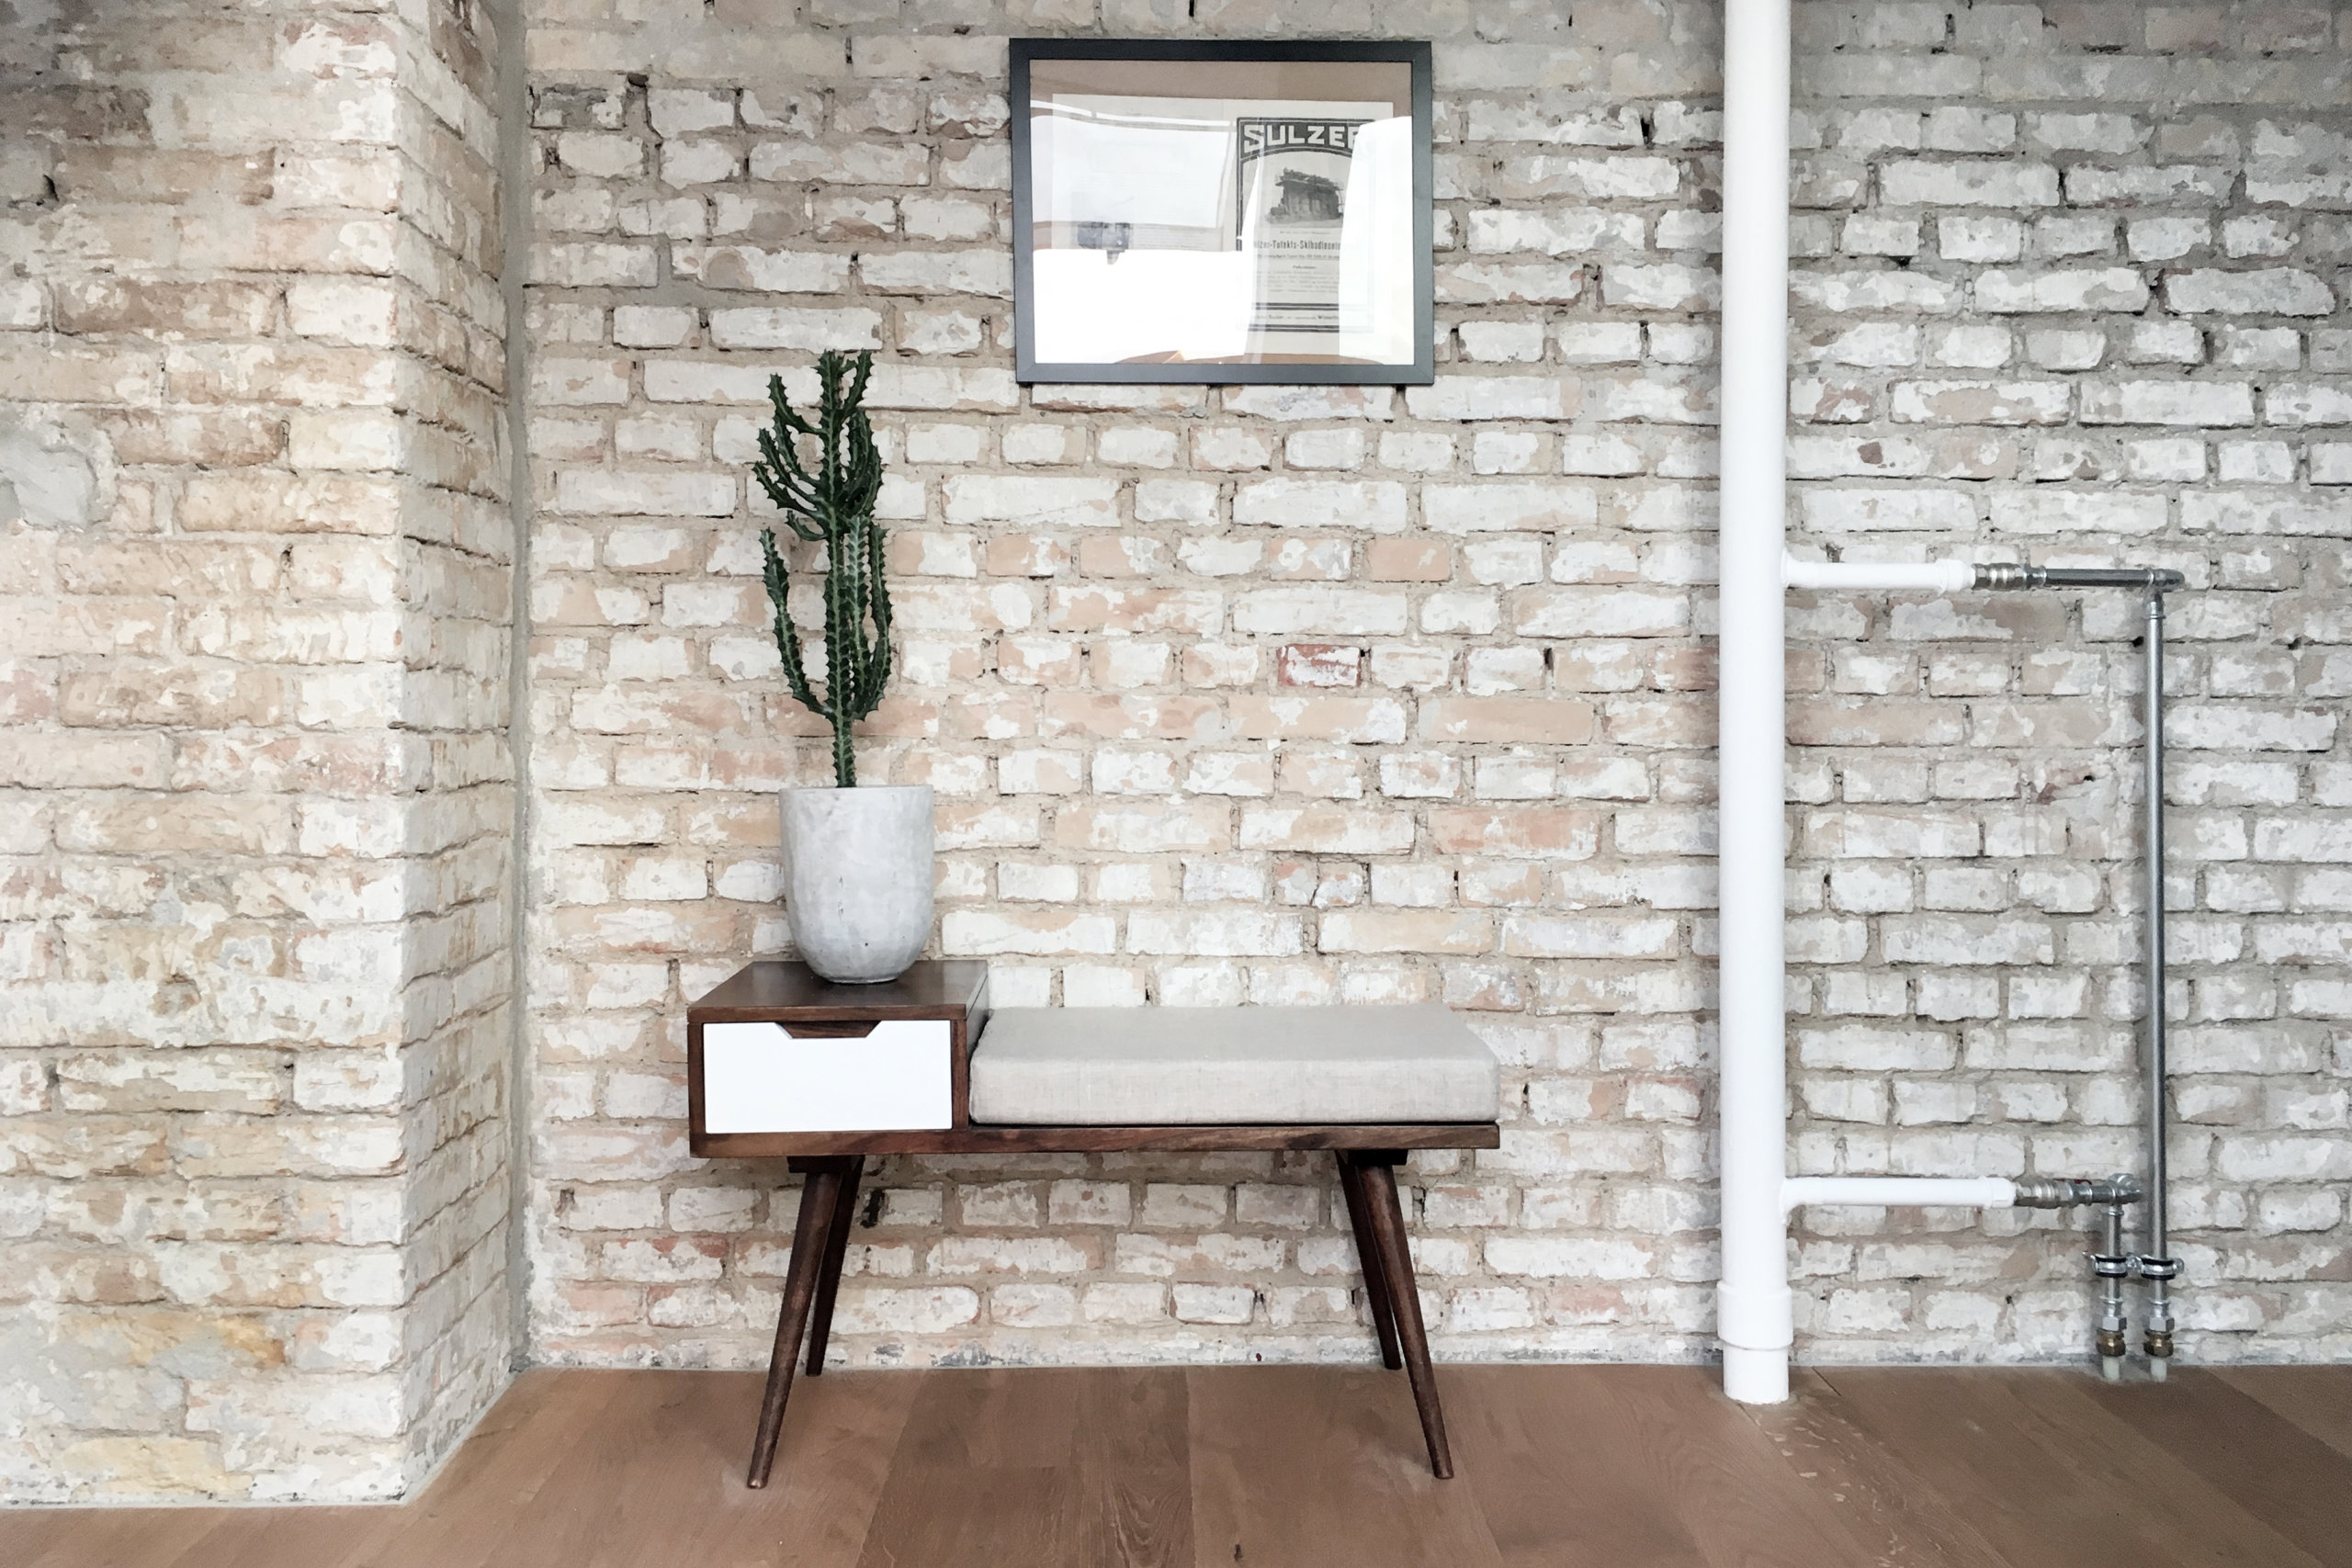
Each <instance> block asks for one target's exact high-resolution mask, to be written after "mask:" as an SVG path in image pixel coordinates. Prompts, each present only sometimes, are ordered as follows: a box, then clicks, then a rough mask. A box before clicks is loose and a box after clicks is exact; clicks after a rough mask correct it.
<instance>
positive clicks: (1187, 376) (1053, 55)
mask: <svg viewBox="0 0 2352 1568" xmlns="http://www.w3.org/2000/svg"><path fill="white" fill-rule="evenodd" d="M1009 41H1010V45H1011V64H1012V81H1011V84H1010V87H1011V92H1010V97H1009V101H1010V104H1011V106H1012V292H1013V335H1014V350H1013V354H1014V370H1013V376H1014V378H1015V379H1016V380H1018V381H1019V382H1021V383H1022V384H1023V385H1024V386H1026V385H1033V384H1041V383H1042V384H1047V385H1053V384H1076V385H1124V386H1158V385H1186V386H1201V385H1207V386H1234V385H1251V386H1260V385H1273V386H1387V387H1406V386H1427V385H1429V384H1430V382H1431V381H1433V380H1435V379H1436V361H1435V354H1434V350H1433V347H1432V344H1433V339H1434V335H1435V322H1434V310H1433V299H1434V295H1435V288H1434V280H1433V277H1432V271H1433V268H1432V260H1431V227H1430V210H1431V202H1432V199H1433V195H1434V192H1435V189H1436V184H1435V179H1434V177H1433V175H1432V173H1431V168H1430V118H1431V117H1430V101H1431V95H1430V46H1429V44H1428V43H1427V42H1426V41H1408V40H1401V39H1400V40H1395V41H1389V40H1381V41H1362V40H1350V39H1315V40H1301V41H1284V42H1257V43H1252V42H1236V41H1223V40H1220V41H1216V42H1208V41H1193V40H1175V39H1038V38H1025V39H1011V40H1009ZM1038 61H1047V62H1059V61H1146V62H1148V61H1212V62H1214V61H1231V62H1268V63H1279V64H1294V63H1297V64H1314V63H1324V62H1329V63H1337V64H1363V63H1372V64H1403V65H1408V66H1409V67H1410V68H1411V71H1412V89H1411V91H1412V117H1413V148H1412V182H1413V191H1412V225H1413V239H1412V246H1413V258H1412V261H1413V283H1412V291H1413V314H1414V320H1413V358H1412V360H1411V362H1410V363H1406V362H1404V361H1401V360H1400V361H1397V362H1395V363H1393V364H1340V363H1333V364H1328V365H1325V364H1315V363H1311V362H1285V363H1281V364H1239V363H1223V362H1202V363H1191V364H1187V363H1177V364H1160V363H1148V364H1138V363H1074V362H1066V361H1046V362H1041V361H1039V359H1038V358H1037V356H1036V333H1035V254H1034V252H1035V229H1034V222H1035V202H1034V197H1033V193H1032V191H1031V188H1030V152H1031V148H1030V113H1031V110H1030V66H1031V64H1032V62H1038Z"/></svg>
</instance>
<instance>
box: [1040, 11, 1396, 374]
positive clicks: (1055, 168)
mask: <svg viewBox="0 0 2352 1568" xmlns="http://www.w3.org/2000/svg"><path fill="white" fill-rule="evenodd" d="M1430 191H1431V185H1430V46H1429V45H1428V44H1426V43H1178V42H1157V41H1141V40H1137V41H1105V40H1099V39H1098V40H1084V39H1013V40H1012V229H1013V238H1012V244H1013V267H1012V278H1013V324H1014V330H1015V334H1016V337H1017V357H1018V368H1017V372H1016V373H1017V375H1018V377H1019V378H1020V379H1021V380H1023V381H1024V382H1034V381H1047V382H1052V381H1093V382H1102V381H1114V382H1171V381H1190V382H1217V383H1227V384H1229V383H1233V382H1268V381H1271V382H1291V383H1297V382H1353V383H1373V384H1385V385H1392V386H1394V385H1404V384H1411V383H1426V382H1428V381H1429V380H1430V379H1431V376H1432V370H1431V365H1430Z"/></svg>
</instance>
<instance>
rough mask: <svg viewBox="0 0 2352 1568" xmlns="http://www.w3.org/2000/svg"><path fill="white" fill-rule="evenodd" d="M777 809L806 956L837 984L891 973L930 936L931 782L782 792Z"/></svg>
mask: <svg viewBox="0 0 2352 1568" xmlns="http://www.w3.org/2000/svg"><path fill="white" fill-rule="evenodd" d="M783 812H784V897H785V914H786V917H787V918H788V919H790V920H791V922H792V941H793V945H795V946H796V947H797V948H799V949H800V956H801V958H802V960H803V961H804V962H806V963H807V964H808V965H809V968H811V969H814V970H815V971H816V972H817V973H818V974H820V975H821V976H824V977H825V978H826V979H828V980H831V981H833V982H835V983H836V984H839V985H847V986H869V985H875V984H877V983H879V982H881V981H884V980H895V979H897V978H898V977H899V976H900V975H901V974H903V973H905V971H906V967H907V965H908V964H912V963H913V962H914V961H915V960H916V959H918V958H920V957H922V948H923V943H924V942H927V941H929V940H930V938H931V889H932V819H931V786H930V785H929V784H899V785H882V786H875V785H867V786H865V787H864V788H860V789H788V790H786V791H785V792H784V795H783Z"/></svg>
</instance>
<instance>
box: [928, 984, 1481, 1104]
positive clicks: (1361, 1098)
mask: <svg viewBox="0 0 2352 1568" xmlns="http://www.w3.org/2000/svg"><path fill="white" fill-rule="evenodd" d="M971 1091H972V1095H971V1108H972V1109H971V1114H972V1120H973V1121H974V1122H984V1123H993V1124H1009V1125H1014V1126H1032V1127H1034V1126H1055V1127H1126V1126H1159V1125H1168V1126H1236V1125H1274V1126H1281V1125H1291V1126H1297V1125H1303V1124H1325V1123H1354V1122H1492V1121H1493V1120H1495V1113H1496V1109H1497V1106H1498V1101H1499V1097H1500V1092H1501V1072H1500V1069H1499V1067H1498V1065H1497V1063H1496V1061H1495V1056H1494V1053H1493V1052H1491V1051H1489V1050H1487V1046H1486V1044H1485V1043H1484V1042H1483V1041H1481V1040H1480V1039H1479V1038H1478V1037H1477V1036H1476V1035H1475V1034H1473V1033H1471V1032H1470V1031H1469V1029H1468V1028H1467V1027H1465V1026H1464V1023H1463V1022H1462V1021H1461V1020H1460V1019H1458V1018H1456V1017H1455V1016H1454V1015H1453V1013H1452V1012H1450V1011H1448V1010H1446V1009H1445V1008H1443V1007H1441V1006H1439V1005H1437V1004H1436V1003H1434V1002H1430V1003H1422V1004H1417V1005H1413V1006H1401V1007H1241V1008H999V1009H997V1010H995V1011H994V1012H992V1013H990V1014H989V1021H988V1027H987V1028H986V1029H985V1030H984V1031H982V1032H981V1034H980V1040H979V1043H978V1045H977V1046H975V1047H974V1048H973V1052H972V1062H971Z"/></svg>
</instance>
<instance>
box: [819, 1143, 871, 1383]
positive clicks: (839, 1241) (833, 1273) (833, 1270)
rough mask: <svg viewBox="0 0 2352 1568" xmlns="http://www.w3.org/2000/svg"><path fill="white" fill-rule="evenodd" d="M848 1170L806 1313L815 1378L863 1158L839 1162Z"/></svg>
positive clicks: (830, 1318)
mask: <svg viewBox="0 0 2352 1568" xmlns="http://www.w3.org/2000/svg"><path fill="white" fill-rule="evenodd" d="M842 1163H843V1164H844V1165H845V1166H846V1167H847V1168H846V1169H845V1170H843V1171H842V1181H841V1196H840V1197H839V1198H837V1199H836V1200H834V1202H833V1215H832V1220H831V1226H830V1228H829V1229H828V1230H827V1231H826V1233H825V1268H824V1272H822V1273H821V1274H820V1275H818V1276H817V1304H816V1307H815V1308H814V1310H812V1311H811V1312H810V1313H809V1376H810V1377H812V1378H813V1377H817V1376H819V1375H820V1374H821V1373H822V1372H823V1371H824V1370H825V1340H826V1338H827V1337H828V1336H830V1335H831V1333H832V1331H833V1298H834V1297H835V1296H837V1295H839V1294H841V1290H842V1254H843V1253H846V1252H847V1251H848V1250H849V1232H850V1225H851V1223H852V1222H853V1221H854V1220H855V1219H856V1217H857V1181H858V1178H859V1177H860V1176H861V1175H863V1174H864V1172H865V1156H864V1155H852V1156H849V1157H848V1159H846V1160H845V1161H843V1162H842Z"/></svg>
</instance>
